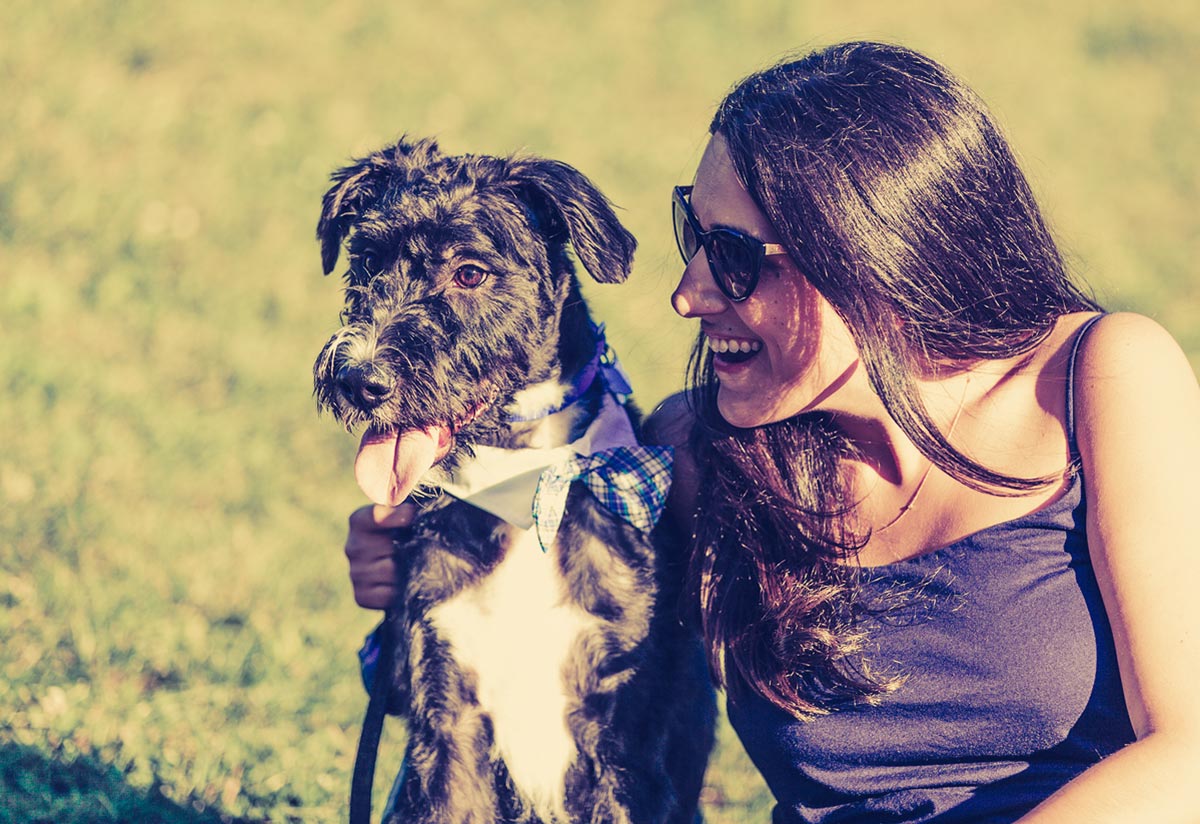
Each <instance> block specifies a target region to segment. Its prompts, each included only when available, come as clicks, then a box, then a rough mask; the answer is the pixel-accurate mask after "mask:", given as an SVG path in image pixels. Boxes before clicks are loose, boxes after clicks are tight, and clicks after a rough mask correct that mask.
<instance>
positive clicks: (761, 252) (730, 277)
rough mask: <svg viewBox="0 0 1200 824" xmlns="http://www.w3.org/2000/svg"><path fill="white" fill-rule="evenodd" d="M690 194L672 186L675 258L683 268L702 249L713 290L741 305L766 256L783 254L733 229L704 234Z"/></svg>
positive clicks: (774, 245) (775, 246)
mask: <svg viewBox="0 0 1200 824" xmlns="http://www.w3.org/2000/svg"><path fill="white" fill-rule="evenodd" d="M691 193H692V187H691V186H676V187H675V192H674V194H673V195H672V197H671V213H672V217H673V218H674V221H675V243H676V244H678V246H679V254H681V255H682V256H683V262H684V264H685V265H686V264H688V263H691V262H692V258H694V257H695V256H696V253H697V252H699V251H700V248H701V247H704V254H705V256H706V257H707V258H708V268H709V270H710V271H712V274H713V280H715V281H716V283H717V287H718V288H719V289H720V290H721V292H723V293H724V295H725V297H727V298H729V299H730V300H732V301H734V302H735V303H738V302H741V301H743V300H745V299H746V298H748V297H750V295H751V294H752V293H753V292H754V287H756V286H758V275H759V272H760V271H761V270H762V263H763V258H765V257H766V256H767V255H786V254H787V250H786V249H784V248H783V247H782V246H780V245H779V244H778V243H763V242H762V241H761V240H759V239H758V238H755V237H751V236H750V235H744V234H742V233H741V232H737V231H734V230H733V229H723V228H722V229H712V230H711V231H708V232H706V231H704V230H703V229H701V228H700V222H699V221H698V220H696V215H695V213H694V212H692V205H691V204H690V203H689V202H688V196H689V195H691Z"/></svg>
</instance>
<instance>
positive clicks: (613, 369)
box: [508, 323, 633, 423]
mask: <svg viewBox="0 0 1200 824" xmlns="http://www.w3.org/2000/svg"><path fill="white" fill-rule="evenodd" d="M592 331H593V332H594V333H595V336H596V350H595V351H594V352H593V353H592V357H591V359H590V360H589V361H588V362H587V363H586V364H585V365H584V367H583V368H582V369H580V370H579V371H578V372H576V373H575V376H574V377H573V378H572V379H571V382H570V383H569V384H567V388H566V392H565V393H564V394H563V397H562V400H560V401H558V402H556V403H554V404H550V405H548V406H545V407H542V408H540V409H535V410H534V411H532V412H525V413H524V414H520V415H517V414H512V415H509V416H508V422H509V423H529V422H531V421H537V420H541V419H542V418H546V417H549V416H550V415H553V414H555V413H557V412H562V411H563V410H564V409H566V408H568V407H569V406H572V405H574V404H576V403H578V402H579V400H580V399H581V398H583V396H584V395H586V394H587V391H588V390H589V389H591V388H592V384H593V383H595V382H596V378H597V376H599V377H600V378H601V379H602V380H603V381H604V388H605V389H606V390H607V391H608V392H609V393H610V394H612V395H615V396H616V398H617V401H618V402H619V403H621V404H622V405H624V403H625V402H626V401H627V400H629V396H630V395H632V394H633V388H632V387H631V386H630V384H629V376H628V375H626V374H625V370H624V369H622V368H621V364H620V362H618V361H617V355H616V353H615V352H613V350H612V347H610V346H609V345H608V341H607V340H606V339H605V337H604V324H603V323H601V324H599V325H597V324H593V325H592Z"/></svg>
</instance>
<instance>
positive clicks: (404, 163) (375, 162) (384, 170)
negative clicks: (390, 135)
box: [317, 137, 439, 275]
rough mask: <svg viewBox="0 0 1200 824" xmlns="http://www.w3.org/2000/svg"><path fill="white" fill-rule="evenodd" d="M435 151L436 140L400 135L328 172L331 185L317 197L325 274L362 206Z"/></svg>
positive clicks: (332, 263) (327, 272) (319, 237)
mask: <svg viewBox="0 0 1200 824" xmlns="http://www.w3.org/2000/svg"><path fill="white" fill-rule="evenodd" d="M438 154H439V152H438V145H437V141H436V140H433V139H430V138H427V139H425V140H418V141H416V142H414V143H410V142H409V141H408V139H407V138H406V137H402V138H400V140H399V141H398V142H397V143H396V144H395V145H393V146H390V147H388V148H386V149H383V150H381V151H378V152H374V153H373V154H369V155H367V156H366V157H363V158H359V159H358V160H356V161H354V162H353V163H351V164H350V165H349V166H344V167H342V168H341V169H338V170H337V171H336V172H334V173H333V174H332V175H330V179H331V180H332V181H333V186H331V187H330V189H329V191H328V192H326V193H325V197H324V198H323V199H322V201H321V219H320V220H319V221H318V222H317V240H319V241H320V242H321V266H322V267H323V268H324V270H325V274H327V275H328V274H329V273H330V272H332V271H333V267H334V266H335V265H337V259H338V253H339V252H340V251H341V247H342V241H343V240H345V239H346V235H347V234H348V233H349V231H350V227H351V226H352V225H353V224H354V219H355V218H356V217H358V216H359V215H360V214H361V213H362V210H363V208H364V207H365V206H366V205H367V204H368V203H371V202H372V201H374V200H375V199H377V198H378V197H379V196H380V195H382V194H383V192H384V191H385V190H386V188H387V187H388V185H389V184H390V183H392V182H393V180H394V178H395V177H396V176H397V175H400V176H404V177H407V176H408V173H409V171H410V170H411V169H413V168H415V167H418V166H422V165H424V164H427V163H429V162H430V161H431V160H432V159H433V158H434V157H436V156H437V155H438Z"/></svg>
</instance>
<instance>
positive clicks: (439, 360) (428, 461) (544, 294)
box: [314, 140, 635, 503]
mask: <svg viewBox="0 0 1200 824" xmlns="http://www.w3.org/2000/svg"><path fill="white" fill-rule="evenodd" d="M332 179H333V186H332V187H331V188H330V189H329V191H328V192H326V194H325V198H324V202H323V204H322V209H321V219H320V222H319V223H318V225H317V238H318V240H319V241H320V243H321V261H322V264H323V267H324V270H325V273H326V274H329V273H330V272H331V271H333V269H334V267H335V266H336V264H337V260H338V256H339V254H340V252H341V248H342V245H343V243H345V244H346V247H347V252H348V258H349V268H348V270H347V271H346V290H345V295H346V305H345V309H344V311H343V316H342V321H343V325H342V328H341V329H339V330H338V331H337V332H336V333H335V334H334V335H333V337H332V338H330V340H329V342H328V343H327V344H326V345H325V348H324V349H323V350H322V352H321V354H320V356H319V357H318V358H317V362H316V365H315V367H314V382H315V391H316V396H317V400H318V403H319V404H320V406H321V407H322V408H326V409H329V410H331V411H332V412H333V413H334V415H335V416H336V417H337V418H338V419H339V420H340V421H341V422H342V424H343V425H345V426H346V427H347V428H355V427H358V426H364V427H365V429H366V432H365V434H364V437H363V443H362V447H361V448H360V451H359V457H358V460H357V462H356V467H355V469H356V474H357V475H358V479H359V483H360V485H362V486H363V488H364V491H366V492H367V494H368V495H369V496H370V497H372V498H373V499H375V500H377V501H378V502H380V503H395V502H397V501H399V500H401V499H403V498H404V497H405V496H406V495H407V494H408V493H409V492H410V491H411V490H412V489H413V487H414V486H415V485H416V483H417V482H418V480H419V479H420V477H421V476H422V475H423V474H424V473H425V471H426V470H427V469H429V467H430V466H432V465H433V464H434V463H437V462H438V461H441V460H444V459H447V457H448V456H449V459H450V460H453V459H454V457H455V456H456V455H457V454H458V453H459V452H460V451H462V450H463V449H466V448H469V447H470V446H471V445H472V444H473V443H477V442H479V441H480V439H481V438H483V439H486V438H487V437H488V434H489V433H494V432H496V430H498V429H500V428H503V427H504V426H505V417H506V413H505V408H506V407H507V406H508V405H509V404H510V403H511V402H512V399H513V396H514V395H515V394H516V393H517V392H519V391H520V390H521V389H523V388H526V387H528V386H532V385H534V384H538V383H542V382H546V381H552V380H554V379H556V378H560V377H562V376H563V374H562V373H563V371H564V370H569V369H571V368H573V367H574V366H575V365H576V364H575V363H572V361H573V360H576V359H577V358H576V357H575V353H583V354H584V355H585V356H586V354H587V353H588V352H590V351H592V350H589V348H588V347H592V349H594V341H593V339H592V337H591V333H590V324H589V322H588V320H587V310H586V308H585V307H584V305H583V302H582V299H581V297H580V294H579V284H578V282H577V281H576V278H575V273H574V268H573V266H572V263H571V259H570V257H569V255H568V252H567V248H568V246H569V247H570V248H571V249H573V250H574V253H575V256H576V258H577V259H578V260H579V262H580V263H581V264H582V266H583V267H584V269H586V270H587V272H588V273H589V274H590V275H591V276H592V277H593V278H595V279H596V280H598V281H601V282H604V283H614V282H619V281H622V280H624V279H625V278H626V277H627V276H628V274H629V269H630V265H631V263H632V258H633V251H634V247H635V242H634V239H633V237H632V236H631V235H630V234H629V233H628V232H627V231H626V230H625V229H624V227H622V226H621V224H620V222H619V221H618V220H617V217H616V215H615V214H614V213H613V210H612V208H611V206H610V205H609V203H608V201H607V200H606V199H605V197H604V196H603V195H602V194H601V193H600V192H599V191H598V190H597V189H596V187H595V186H593V185H592V184H591V182H590V181H588V179H587V178H585V177H584V176H583V175H582V174H580V173H579V172H578V171H576V170H575V169H573V168H572V167H570V166H568V165H566V164H564V163H559V162H557V161H553V160H546V159H541V158H498V157H487V156H476V155H461V156H447V155H443V154H442V153H441V152H440V151H439V150H438V147H437V144H436V143H435V142H434V141H432V140H420V141H416V142H408V141H407V140H401V141H400V142H399V143H397V144H395V145H393V146H389V147H388V148H385V149H383V150H381V151H378V152H374V153H372V154H370V155H368V156H367V157H364V158H362V159H360V160H358V161H356V162H354V163H352V164H350V165H349V166H346V167H345V168H343V169H341V170H339V171H337V172H335V173H334V175H333V178H332ZM581 330H582V331H581ZM581 336H582V337H583V338H585V340H582V341H580V340H578V338H579V337H581Z"/></svg>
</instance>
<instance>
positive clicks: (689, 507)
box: [642, 392, 700, 535]
mask: <svg viewBox="0 0 1200 824" xmlns="http://www.w3.org/2000/svg"><path fill="white" fill-rule="evenodd" d="M694 418H695V415H694V413H693V412H692V410H691V407H689V406H688V402H687V396H686V395H685V394H684V393H682V392H679V393H676V394H674V395H671V396H670V397H669V398H667V399H666V400H664V401H663V402H662V403H660V404H659V405H658V406H657V407H655V409H654V411H653V412H651V413H650V417H648V418H646V420H645V422H643V424H642V440H643V441H645V442H646V443H647V444H653V445H656V446H671V447H674V448H675V463H674V469H673V471H672V478H671V492H670V494H669V495H668V496H667V513H668V514H669V515H670V517H671V518H672V519H673V520H674V521H675V524H676V525H677V526H678V527H679V528H680V529H681V530H683V534H684V535H691V534H692V518H693V516H694V514H695V511H696V493H697V491H698V489H699V484H700V479H699V475H698V471H697V467H696V460H695V456H694V455H692V451H691V449H689V447H688V435H689V434H690V433H691V431H692V421H693V420H694Z"/></svg>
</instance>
